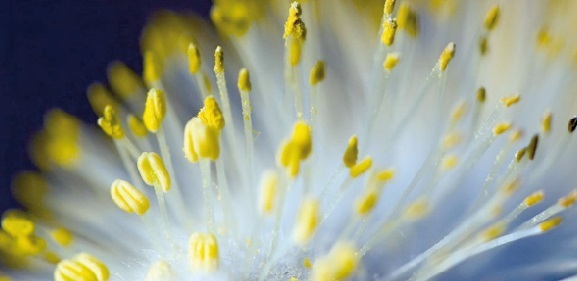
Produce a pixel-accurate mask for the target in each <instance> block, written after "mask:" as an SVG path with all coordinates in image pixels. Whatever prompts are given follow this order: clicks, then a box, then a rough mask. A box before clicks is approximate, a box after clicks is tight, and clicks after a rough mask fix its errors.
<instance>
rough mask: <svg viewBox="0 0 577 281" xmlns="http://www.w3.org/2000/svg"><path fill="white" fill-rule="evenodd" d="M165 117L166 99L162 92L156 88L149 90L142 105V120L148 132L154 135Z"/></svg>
mask: <svg viewBox="0 0 577 281" xmlns="http://www.w3.org/2000/svg"><path fill="white" fill-rule="evenodd" d="M165 115H166V98H165V96H164V91H163V90H160V89H156V88H152V89H150V91H148V95H147V97H146V104H145V105H144V113H143V114H142V120H143V121H144V126H146V129H148V131H150V132H153V133H156V132H157V131H158V130H159V129H160V126H161V125H162V120H164V116H165Z"/></svg>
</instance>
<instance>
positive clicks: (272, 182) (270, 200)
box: [259, 170, 279, 215]
mask: <svg viewBox="0 0 577 281" xmlns="http://www.w3.org/2000/svg"><path fill="white" fill-rule="evenodd" d="M278 185H279V175H278V173H277V172H275V171H272V170H271V171H268V172H265V173H264V174H263V176H262V179H261V184H260V199H259V202H260V204H259V210H260V212H261V214H263V215H270V214H272V212H273V211H274V210H275V204H276V200H277V193H278V188H279V186H278Z"/></svg>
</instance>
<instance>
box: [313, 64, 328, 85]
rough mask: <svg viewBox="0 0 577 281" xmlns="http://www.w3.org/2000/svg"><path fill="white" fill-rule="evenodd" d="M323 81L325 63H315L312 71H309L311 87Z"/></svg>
mask: <svg viewBox="0 0 577 281" xmlns="http://www.w3.org/2000/svg"><path fill="white" fill-rule="evenodd" d="M324 79H325V62H324V61H317V63H316V64H315V66H314V67H313V69H312V70H311V75H310V83H311V85H313V86H314V85H316V84H318V83H320V82H322V81H323V80H324Z"/></svg>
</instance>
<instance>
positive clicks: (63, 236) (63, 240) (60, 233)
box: [50, 227, 74, 247]
mask: <svg viewBox="0 0 577 281" xmlns="http://www.w3.org/2000/svg"><path fill="white" fill-rule="evenodd" d="M50 236H51V237H52V239H54V241H56V243H58V245H60V246H62V247H68V246H70V244H72V241H73V240H74V236H73V235H72V233H71V232H70V231H68V229H65V228H62V227H58V228H56V229H54V230H52V231H51V232H50Z"/></svg>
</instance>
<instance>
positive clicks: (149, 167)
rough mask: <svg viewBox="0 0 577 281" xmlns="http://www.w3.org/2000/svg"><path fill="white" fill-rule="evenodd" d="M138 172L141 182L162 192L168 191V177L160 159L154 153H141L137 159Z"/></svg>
mask: <svg viewBox="0 0 577 281" xmlns="http://www.w3.org/2000/svg"><path fill="white" fill-rule="evenodd" d="M137 164H138V171H139V172H140V176H141V177H142V180H143V181H144V182H145V183H146V184H148V185H152V186H154V187H158V188H160V189H162V191H164V192H168V191H169V190H170V177H169V176H168V171H167V170H166V168H165V167H164V162H163V161H162V158H160V156H159V155H158V154H156V153H154V152H143V153H142V154H141V155H140V157H138V163H137Z"/></svg>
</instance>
